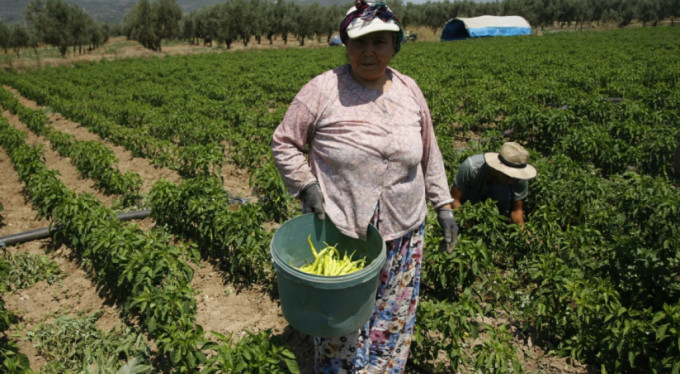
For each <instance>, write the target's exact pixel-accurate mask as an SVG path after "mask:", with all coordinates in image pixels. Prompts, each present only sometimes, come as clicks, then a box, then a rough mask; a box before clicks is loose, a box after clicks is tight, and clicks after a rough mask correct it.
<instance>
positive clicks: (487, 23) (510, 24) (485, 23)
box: [441, 16, 531, 41]
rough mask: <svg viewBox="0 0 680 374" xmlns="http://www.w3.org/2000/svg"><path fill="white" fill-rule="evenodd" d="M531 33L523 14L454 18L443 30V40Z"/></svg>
mask: <svg viewBox="0 0 680 374" xmlns="http://www.w3.org/2000/svg"><path fill="white" fill-rule="evenodd" d="M516 35H531V25H529V22H527V20H525V19H524V18H523V17H521V16H480V17H471V18H453V19H450V20H449V21H448V22H446V25H444V29H443V30H442V36H441V40H442V41H449V40H460V39H467V38H480V37H485V36H516Z"/></svg>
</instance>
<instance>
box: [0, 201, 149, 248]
mask: <svg viewBox="0 0 680 374" xmlns="http://www.w3.org/2000/svg"><path fill="white" fill-rule="evenodd" d="M149 214H151V210H150V209H145V210H138V211H135V212H125V213H118V214H116V218H118V219H119V220H121V221H129V220H133V219H144V218H146V217H147V216H148V215H149ZM59 229H60V227H59V226H50V227H43V228H41V229H35V230H31V231H26V232H22V233H18V234H12V235H7V236H3V237H0V247H2V248H7V246H8V245H12V244H18V243H24V242H28V241H31V240H38V239H45V238H48V237H49V236H50V233H52V232H54V231H57V230H59Z"/></svg>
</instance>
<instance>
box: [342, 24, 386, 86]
mask: <svg viewBox="0 0 680 374" xmlns="http://www.w3.org/2000/svg"><path fill="white" fill-rule="evenodd" d="M393 34H394V33H393V32H391V31H378V32H373V33H370V34H366V35H364V36H362V37H360V38H356V39H350V40H349V42H347V56H348V57H349V63H350V65H351V66H352V74H353V75H354V78H355V79H357V80H358V81H359V83H366V82H375V81H378V80H380V79H382V78H383V76H384V75H385V70H386V69H387V65H388V64H389V63H390V60H391V59H392V56H394V38H393Z"/></svg>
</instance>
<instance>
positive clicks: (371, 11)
mask: <svg viewBox="0 0 680 374" xmlns="http://www.w3.org/2000/svg"><path fill="white" fill-rule="evenodd" d="M352 9H354V10H352ZM352 9H350V11H348V12H347V15H345V19H343V20H342V23H341V24H340V40H342V42H343V43H344V44H345V45H346V44H347V42H348V41H349V35H348V34H347V28H348V27H349V26H350V24H352V21H354V20H356V19H357V18H358V19H360V20H362V21H363V22H371V23H372V22H384V23H385V24H388V23H389V22H390V21H392V22H393V23H394V24H396V26H397V27H398V29H399V30H398V31H396V33H397V38H396V40H395V46H394V49H395V53H397V52H399V50H400V49H401V43H402V42H403V41H404V29H403V27H401V22H399V18H397V16H396V15H394V13H392V10H391V9H390V8H388V7H387V5H385V3H383V2H377V3H373V4H369V3H367V2H366V1H365V0H356V1H355V3H354V8H352ZM376 18H377V19H376ZM378 20H380V21H378Z"/></svg>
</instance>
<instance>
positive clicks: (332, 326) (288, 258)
mask: <svg viewBox="0 0 680 374" xmlns="http://www.w3.org/2000/svg"><path fill="white" fill-rule="evenodd" d="M310 234H311V239H312V243H313V244H314V247H315V248H316V249H317V250H320V249H322V248H325V247H326V243H328V244H329V245H335V246H336V247H337V248H338V250H339V251H340V255H341V256H343V255H344V253H346V252H347V253H348V254H351V253H352V251H355V253H354V257H353V258H354V259H359V258H363V257H364V256H365V257H366V266H365V267H364V268H363V269H361V270H359V271H356V272H354V273H351V274H347V275H340V276H334V277H324V276H319V275H313V274H308V273H304V272H301V271H299V270H297V269H296V268H295V267H299V266H302V265H304V264H305V262H306V263H310V262H313V261H314V255H313V254H312V251H311V249H310V248H309V242H308V241H307V237H308V236H309V235H310ZM270 251H271V256H272V261H273V263H274V268H275V269H276V275H277V279H278V287H279V297H280V302H281V310H282V312H283V316H284V317H285V318H286V320H287V321H288V323H290V325H291V326H292V327H294V328H295V329H297V330H299V331H302V332H304V333H306V334H309V335H312V336H339V335H345V334H347V333H350V332H353V331H356V330H358V329H359V328H361V327H362V326H363V325H364V324H365V323H366V321H368V319H369V318H370V317H371V313H373V305H374V304H375V295H376V292H377V289H378V276H379V275H380V270H381V269H382V267H383V265H384V264H385V259H386V255H385V242H384V241H383V239H382V236H380V233H379V232H378V230H377V229H376V228H375V227H374V226H369V227H368V236H367V240H365V241H364V240H360V239H355V238H350V237H348V236H345V235H343V234H341V233H340V231H338V229H337V228H336V227H335V225H333V223H332V222H331V221H330V220H329V219H328V218H326V219H325V220H323V221H321V220H319V219H317V218H316V216H315V215H314V214H304V215H301V216H298V217H295V218H292V219H290V220H289V221H287V222H285V223H284V224H283V225H281V227H279V229H278V230H276V232H275V233H274V237H273V238H272V241H271V246H270Z"/></svg>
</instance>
